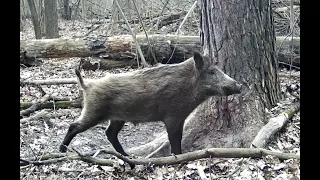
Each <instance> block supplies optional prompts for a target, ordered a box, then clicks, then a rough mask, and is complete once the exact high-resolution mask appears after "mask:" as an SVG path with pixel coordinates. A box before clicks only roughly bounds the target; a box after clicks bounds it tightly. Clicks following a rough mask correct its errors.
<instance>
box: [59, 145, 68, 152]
mask: <svg viewBox="0 0 320 180" xmlns="http://www.w3.org/2000/svg"><path fill="white" fill-rule="evenodd" d="M60 152H62V153H65V152H67V146H65V145H63V144H61V145H60Z"/></svg>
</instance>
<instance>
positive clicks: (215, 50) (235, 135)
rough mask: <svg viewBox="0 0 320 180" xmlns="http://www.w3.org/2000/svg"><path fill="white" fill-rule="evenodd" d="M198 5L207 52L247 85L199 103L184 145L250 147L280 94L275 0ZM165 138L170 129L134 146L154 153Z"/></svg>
mask: <svg viewBox="0 0 320 180" xmlns="http://www.w3.org/2000/svg"><path fill="white" fill-rule="evenodd" d="M198 5H199V7H200V15H201V16H200V18H201V19H200V28H201V31H200V39H201V43H202V44H201V45H202V46H203V52H204V54H206V55H208V56H210V57H212V62H211V63H215V64H216V65H217V66H218V67H220V68H221V69H222V70H223V71H224V72H225V73H227V74H228V75H230V76H231V77H233V78H234V79H236V80H237V81H238V82H240V83H241V84H243V91H242V93H241V94H240V95H231V96H228V97H213V98H210V99H209V100H207V101H205V102H204V103H203V104H201V105H200V106H199V107H198V108H197V109H195V111H193V113H191V114H190V116H189V117H188V118H187V119H186V121H185V124H184V130H183V139H182V151H183V152H188V151H194V150H199V149H204V148H212V147H250V145H251V143H252V141H253V139H254V137H255V136H256V135H257V133H258V131H259V130H260V129H261V127H262V126H263V125H264V124H265V123H266V120H267V119H266V114H265V109H266V108H267V109H270V108H272V107H273V106H274V105H276V103H277V102H278V101H279V98H280V95H279V92H280V91H279V89H280V84H279V80H278V77H277V60H276V58H275V51H274V49H275V34H274V28H273V22H272V21H273V19H272V16H271V0H260V1H255V0H243V1H237V2H236V3H231V2H230V1H224V0H198ZM165 139H167V138H166V134H165V133H164V134H163V135H161V136H160V137H159V138H157V139H155V140H154V141H152V142H150V143H148V144H146V145H143V146H140V147H135V148H131V149H130V150H129V151H128V152H129V153H134V154H135V155H146V154H149V153H150V152H152V151H155V150H156V149H157V147H159V146H160V145H161V144H162V143H163V142H164V141H165ZM155 144H157V146H155ZM168 153H169V147H168V146H165V147H164V148H163V149H162V150H161V151H159V153H157V154H155V156H159V155H160V156H163V155H168Z"/></svg>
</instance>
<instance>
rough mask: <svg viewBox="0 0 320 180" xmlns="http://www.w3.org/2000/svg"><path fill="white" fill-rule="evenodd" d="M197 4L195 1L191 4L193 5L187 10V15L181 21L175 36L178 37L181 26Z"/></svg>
mask: <svg viewBox="0 0 320 180" xmlns="http://www.w3.org/2000/svg"><path fill="white" fill-rule="evenodd" d="M197 2H198V1H195V2H194V3H193V5H192V6H191V8H190V9H189V11H188V13H187V14H186V16H185V17H184V18H183V20H182V22H181V24H180V26H179V28H178V29H177V31H176V35H179V34H180V30H181V28H182V26H183V25H184V23H185V22H186V21H187V19H188V17H189V15H190V14H191V12H192V11H193V9H194V8H195V7H196V5H197Z"/></svg>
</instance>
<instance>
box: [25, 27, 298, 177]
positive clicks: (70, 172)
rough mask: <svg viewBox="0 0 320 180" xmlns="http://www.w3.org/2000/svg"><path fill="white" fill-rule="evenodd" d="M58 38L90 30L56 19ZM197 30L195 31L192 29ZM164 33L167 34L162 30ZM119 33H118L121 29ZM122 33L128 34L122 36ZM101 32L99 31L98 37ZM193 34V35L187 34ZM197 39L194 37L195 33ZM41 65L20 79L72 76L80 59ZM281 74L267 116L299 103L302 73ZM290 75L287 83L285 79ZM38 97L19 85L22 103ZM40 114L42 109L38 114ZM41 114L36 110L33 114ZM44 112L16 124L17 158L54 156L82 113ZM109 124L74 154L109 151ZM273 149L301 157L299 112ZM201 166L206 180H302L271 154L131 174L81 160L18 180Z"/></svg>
mask: <svg viewBox="0 0 320 180" xmlns="http://www.w3.org/2000/svg"><path fill="white" fill-rule="evenodd" d="M59 23H60V35H61V38H67V37H72V36H80V35H83V34H85V33H86V32H88V27H89V25H87V26H85V25H84V24H83V23H82V22H78V21H74V22H73V26H70V22H67V21H60V22H59ZM196 28H197V27H196ZM163 31H164V32H162V33H169V31H166V30H164V29H163ZM119 32H120V31H119ZM123 33H124V34H126V32H123ZM33 34H34V33H33V29H32V25H31V22H30V21H26V22H25V23H24V27H23V31H22V32H21V33H20V39H21V40H27V39H34V35H33ZM98 34H99V33H98ZM189 34H191V35H192V33H189ZM193 35H196V34H193ZM42 61H43V63H42V64H41V65H40V66H36V67H28V68H26V67H20V78H21V79H28V80H36V79H57V78H74V77H75V75H74V67H75V66H77V65H78V63H79V61H80V58H68V59H43V60H42ZM125 71H133V69H131V68H129V67H126V68H119V69H114V70H110V71H101V70H96V71H85V77H86V78H99V77H102V76H104V75H105V74H106V73H107V72H109V73H120V72H125ZM279 71H281V73H282V74H284V75H282V76H280V80H281V92H282V98H283V99H282V101H281V102H280V103H279V104H278V106H276V107H275V108H273V109H271V110H270V117H273V116H277V115H278V114H279V113H281V112H282V111H283V110H285V109H286V108H288V107H289V106H290V104H291V103H292V102H293V101H297V99H296V98H295V97H293V96H291V95H290V93H288V91H289V90H291V91H292V93H294V94H299V92H300V71H295V70H291V71H288V70H286V69H285V68H281V69H279ZM289 76H290V79H289ZM42 88H43V90H44V91H45V92H46V93H52V95H53V96H55V97H64V98H66V97H67V98H70V99H76V98H77V97H78V96H79V91H78V85H77V84H70V85H69V84H67V85H50V86H46V85H43V86H42ZM40 98H41V93H40V92H39V90H38V89H37V88H36V87H32V86H24V87H20V101H28V102H34V101H36V100H38V99H40ZM40 111H41V110H40ZM40 111H36V112H34V113H32V114H30V116H33V115H35V114H37V113H39V112H40ZM47 112H48V113H47V114H46V115H45V116H44V117H43V118H42V119H39V120H36V121H30V122H27V123H21V124H20V132H21V133H20V158H21V159H28V158H29V157H34V156H41V153H43V152H50V153H58V152H59V151H58V147H59V145H60V143H61V142H62V139H63V137H64V135H65V134H66V132H67V129H68V127H69V124H70V123H71V122H74V121H75V120H76V119H77V118H78V117H79V115H80V112H81V109H80V108H69V109H48V110H47ZM107 126H108V122H105V123H103V124H100V125H98V126H96V127H93V128H91V129H89V130H87V131H85V132H83V133H80V134H78V135H77V136H76V137H75V138H74V140H73V141H72V142H71V144H70V146H71V147H73V148H75V149H77V150H78V151H80V152H82V153H84V152H92V151H96V150H99V149H104V148H111V144H110V143H109V141H108V140H107V138H106V136H105V129H106V127H107ZM164 130H165V129H164V124H163V123H162V122H156V123H155V122H153V123H144V124H138V125H136V126H134V125H133V124H131V123H126V124H125V126H124V128H123V129H122V130H121V131H120V133H119V140H120V143H121V144H122V145H123V147H124V149H128V148H131V147H135V146H139V145H142V144H145V143H147V142H150V141H152V140H154V139H155V138H156V137H157V136H158V134H160V133H161V132H162V131H164ZM266 149H269V150H272V151H279V152H286V153H294V154H300V113H299V112H298V113H297V114H295V115H294V117H293V118H292V119H291V120H290V121H289V123H287V124H286V125H285V127H284V128H283V129H282V130H281V131H280V132H279V133H277V134H276V135H275V136H274V138H273V139H272V140H271V141H270V142H269V143H268V145H267V148H266ZM200 166H201V167H203V172H204V173H205V174H206V175H207V177H208V178H209V179H218V178H219V179H279V180H280V179H300V161H299V160H295V159H289V160H285V161H280V160H279V159H277V158H274V157H272V156H266V157H263V158H257V159H252V158H245V159H240V158H212V159H208V158H207V159H200V160H195V161H190V162H187V163H184V164H179V165H168V166H161V167H153V166H142V165H139V166H136V168H135V169H133V170H131V169H130V168H129V167H128V166H126V167H125V169H124V168H122V167H108V166H99V165H92V164H88V163H86V162H83V161H81V160H67V161H62V162H57V163H52V164H48V165H40V166H34V165H27V166H23V167H21V170H20V178H21V179H75V178H76V179H107V178H108V179H174V178H176V179H201V178H200V175H199V173H198V171H197V167H200Z"/></svg>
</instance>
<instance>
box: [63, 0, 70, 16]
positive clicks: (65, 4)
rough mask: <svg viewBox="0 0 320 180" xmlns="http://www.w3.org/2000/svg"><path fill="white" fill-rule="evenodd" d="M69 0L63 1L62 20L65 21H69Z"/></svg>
mask: <svg viewBox="0 0 320 180" xmlns="http://www.w3.org/2000/svg"><path fill="white" fill-rule="evenodd" d="M69 4H70V3H69V0H63V16H62V17H63V18H64V19H65V20H71V8H70V5H69Z"/></svg>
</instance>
